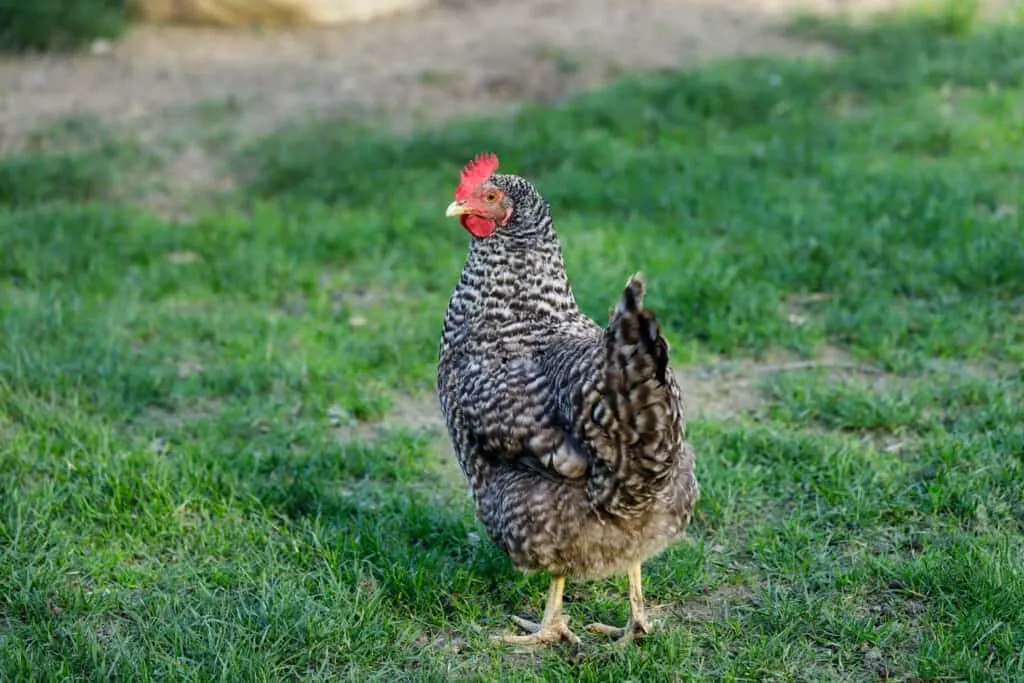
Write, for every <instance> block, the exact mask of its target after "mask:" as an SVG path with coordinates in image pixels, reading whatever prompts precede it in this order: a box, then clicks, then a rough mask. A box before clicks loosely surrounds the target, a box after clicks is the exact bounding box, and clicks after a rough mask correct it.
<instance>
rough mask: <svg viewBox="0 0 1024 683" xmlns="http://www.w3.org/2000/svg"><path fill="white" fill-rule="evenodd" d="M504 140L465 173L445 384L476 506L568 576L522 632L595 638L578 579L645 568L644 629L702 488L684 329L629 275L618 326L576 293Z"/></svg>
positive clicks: (521, 564) (520, 638) (535, 638)
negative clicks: (578, 601) (684, 390)
mask: <svg viewBox="0 0 1024 683" xmlns="http://www.w3.org/2000/svg"><path fill="white" fill-rule="evenodd" d="M497 168H498V159H497V157H496V156H494V155H493V154H483V155H478V156H477V157H476V158H475V159H473V160H472V161H470V162H469V163H468V164H467V165H466V167H465V168H464V169H463V171H462V175H461V182H460V184H459V186H458V189H457V190H456V191H455V201H454V202H452V204H451V205H450V206H449V207H448V211H447V215H448V216H458V217H459V219H460V221H461V223H462V226H463V227H464V228H465V229H466V230H467V231H468V232H469V233H470V234H471V235H472V236H473V240H472V243H471V245H470V248H469V256H468V258H467V260H466V265H465V268H464V270H463V271H462V277H461V279H460V280H459V284H458V286H457V287H456V288H455V292H454V293H453V294H452V297H451V301H450V302H449V305H448V312H447V314H446V316H445V320H444V333H443V336H442V339H441V348H440V362H439V365H438V375H437V389H438V395H439V398H440V402H441V410H442V412H443V413H444V418H445V422H446V423H447V426H448V431H449V434H450V436H451V439H452V443H453V446H454V448H455V453H456V455H457V457H458V461H459V465H460V467H461V468H462V471H463V473H464V474H465V475H466V478H467V479H468V481H469V484H470V488H471V489H472V494H473V501H474V507H475V510H476V514H477V516H478V517H479V519H480V520H481V522H482V523H483V525H484V526H485V527H486V529H487V531H488V533H489V535H490V536H491V538H492V539H493V540H494V541H495V542H496V543H497V544H498V545H499V546H501V547H502V548H503V549H504V550H505V551H506V552H507V553H508V555H509V557H510V558H511V560H512V562H513V564H514V565H515V566H516V567H517V568H518V569H520V570H522V571H547V572H550V574H551V575H552V581H551V587H550V590H549V592H548V598H547V606H546V607H545V610H544V616H543V618H542V620H541V622H540V624H534V623H532V622H529V621H526V620H523V619H519V618H518V617H513V620H514V621H515V623H516V624H517V625H519V626H520V627H521V628H523V629H524V630H525V631H527V632H528V633H529V635H517V636H506V637H504V638H503V639H504V640H507V641H510V642H515V643H520V644H541V643H551V642H556V641H560V640H563V639H564V640H568V641H570V642H573V643H579V639H578V638H577V637H576V635H575V634H573V633H572V631H570V630H569V627H568V622H567V620H566V619H565V618H563V616H562V591H563V589H564V586H565V579H566V577H572V578H599V577H604V576H609V575H612V574H620V573H626V574H628V576H629V602H630V608H631V618H630V620H629V623H628V625H627V626H626V627H625V628H613V627H610V626H605V625H603V624H592V625H591V626H590V627H588V628H590V630H593V631H598V632H601V633H605V634H607V635H611V636H613V637H619V638H621V639H622V640H624V641H628V640H631V639H633V638H635V637H639V636H643V635H645V634H646V633H648V632H649V630H650V626H649V624H648V621H647V619H646V617H645V615H644V606H643V595H642V592H641V582H640V567H641V564H642V563H643V562H644V560H646V559H648V558H649V557H651V556H653V555H655V554H656V553H659V552H661V551H662V550H664V549H665V548H666V547H668V546H669V545H670V544H671V543H672V542H673V541H675V540H677V539H678V538H679V537H680V536H681V535H682V534H683V532H684V531H685V530H686V527H687V526H688V525H689V522H690V518H691V515H692V513H693V508H694V505H695V504H696V502H697V498H698V496H699V487H698V484H697V479H696V477H695V476H694V472H693V467H694V452H693V450H692V449H691V447H690V445H689V444H688V443H687V442H686V440H685V436H686V435H685V421H684V417H683V403H682V397H681V395H680V390H679V386H678V384H677V383H676V380H675V378H674V376H673V374H672V372H671V371H670V369H669V366H668V351H669V349H668V343H667V342H666V340H665V338H664V337H663V336H662V334H661V330H660V328H659V326H658V322H657V320H656V319H655V316H654V314H653V313H652V312H651V311H649V310H647V309H645V308H644V307H643V294H644V280H643V279H642V277H641V276H640V275H639V274H637V275H634V276H633V277H632V278H630V279H629V281H628V282H627V284H626V288H625V291H624V292H623V293H622V296H621V298H620V299H619V301H618V304H617V305H616V307H615V309H614V311H612V312H611V314H610V315H611V319H610V321H609V323H608V327H607V328H605V329H601V328H600V327H599V326H598V325H597V324H596V323H594V322H593V321H592V320H590V319H589V318H588V317H586V316H585V315H584V314H583V313H582V312H581V311H580V309H579V308H578V307H577V305H576V300H575V298H574V297H573V293H572V289H571V287H570V286H569V280H568V278H567V276H566V273H565V266H564V263H563V261H562V250H561V246H560V245H559V242H558V237H557V236H556V235H555V231H554V228H553V226H552V222H551V212H550V207H549V206H548V204H547V202H546V201H545V200H544V199H543V198H542V197H541V196H540V194H538V193H537V190H536V189H534V187H533V186H532V185H531V184H530V183H529V182H527V181H526V180H524V179H523V178H520V177H517V176H513V175H499V174H497V173H496V171H497Z"/></svg>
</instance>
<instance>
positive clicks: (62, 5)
mask: <svg viewBox="0 0 1024 683" xmlns="http://www.w3.org/2000/svg"><path fill="white" fill-rule="evenodd" d="M126 25H127V14H126V10H125V2H124V0H35V1H34V2H18V1H17V0H5V1H4V2H2V3H0V51H3V52H28V51H41V50H74V49H78V48H81V47H83V46H85V45H87V44H88V43H89V42H90V41H93V40H96V39H98V38H113V37H115V36H118V35H120V34H121V33H122V32H123V31H124V30H125V28H126Z"/></svg>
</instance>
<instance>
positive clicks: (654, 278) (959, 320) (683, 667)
mask: <svg viewBox="0 0 1024 683" xmlns="http://www.w3.org/2000/svg"><path fill="white" fill-rule="evenodd" d="M799 30H800V31H804V32H807V33H810V34H813V35H815V36H819V37H823V38H826V39H828V40H831V41H833V42H834V43H835V44H836V45H838V46H839V47H840V48H842V50H843V51H844V54H843V56H842V57H840V58H839V59H837V60H835V61H833V62H828V63H814V62H799V61H781V60H769V59H757V60H744V61H737V62H730V63H724V64H718V65H712V66H709V67H706V68H703V69H701V70H699V71H683V72H665V73H660V74H654V75H648V76H637V77H631V78H629V79H627V80H624V81H622V82H621V83H618V84H616V85H614V86H612V87H610V88H608V89H606V90H603V91H600V92H595V93H591V94H587V95H583V96H580V97H576V98H574V99H572V100H570V101H568V102H566V103H564V104H562V105H560V106H558V107H555V108H532V107H528V108H526V109H524V110H523V111H521V112H520V113H518V114H516V115H515V116H513V117H511V118H505V119H497V120H495V119H481V120H470V121H459V122H454V123H451V124H447V125H444V126H441V127H435V128H431V129H428V130H422V131H419V132H416V133H414V134H412V135H409V136H405V137H392V136H390V135H389V134H387V133H385V132H381V131H378V130H374V129H367V128H366V127H364V126H363V125H361V124H359V123H357V122H350V121H332V122H330V123H328V124H323V125H317V126H307V127H300V128H293V129H290V130H286V131H282V132H281V133H279V134H276V135H274V136H272V137H270V138H267V139H264V140H261V141H259V142H258V143H256V144H253V145H251V146H249V147H248V148H247V149H245V150H243V151H242V152H240V154H239V157H238V160H237V162H238V167H239V169H240V170H241V171H245V172H244V173H243V176H244V180H245V182H244V183H243V185H242V188H241V189H240V190H239V191H238V193H237V194H236V195H235V196H233V198H232V200H231V201H230V202H227V203H226V204H227V205H226V206H223V207H220V206H218V207H217V208H211V209H209V210H208V211H206V212H205V213H202V215H199V216H198V217H196V218H194V219H192V220H188V221H185V222H182V223H173V224H172V223H169V222H167V221H165V220H163V219H160V218H158V217H156V216H154V215H151V214H149V213H147V212H146V211H144V210H143V209H140V208H137V207H134V206H132V205H131V203H130V202H129V201H127V199H126V198H125V197H124V196H123V193H122V192H119V191H118V186H119V178H121V177H122V175H124V174H125V173H126V171H125V170H124V169H125V168H131V164H132V163H137V162H138V159H139V154H138V152H137V151H135V150H133V149H131V148H130V146H129V147H126V148H124V149H120V150H119V151H118V149H114V148H113V147H103V148H102V149H100V150H99V151H97V149H95V148H91V147H86V148H80V147H75V148H72V149H68V150H65V151H59V150H57V149H51V148H50V147H45V146H44V147H43V148H40V149H34V150H30V151H28V152H26V153H25V154H23V155H22V156H19V157H16V158H7V159H4V160H0V196H2V197H3V199H4V202H5V205H4V207H2V208H0V300H2V301H3V316H2V318H0V325H2V333H0V679H4V680H28V679H39V680H65V679H68V678H82V679H90V680H109V679H117V680H150V679H171V680H214V679H217V680H290V679H295V678H308V679H312V680H320V679H324V680H328V679H329V680H339V679H343V680H369V679H373V680H377V679H396V678H397V679H402V680H407V679H424V680H442V679H451V678H457V679H479V680H493V679H515V680H534V679H536V680H540V679H543V678H551V679H570V678H571V679H578V680H584V681H587V680H681V679H724V680H761V679H772V680H871V679H878V678H893V679H904V680H907V679H916V680H1005V681H1013V680H1021V679H1022V678H1024V654H1022V652H1024V611H1022V610H1021V609H1020V605H1022V604H1024V569H1022V568H1024V542H1022V532H1024V494H1022V493H1021V492H1022V490H1024V488H1022V484H1021V482H1022V480H1024V372H1022V371H1021V367H1022V362H1024V317H1022V310H1024V308H1022V306H1024V250H1022V248H1021V245H1022V244H1024V227H1022V222H1021V218H1020V212H1021V210H1022V208H1024V207H1022V204H1021V199H1020V196H1021V195H1020V183H1021V179H1022V173H1024V139H1022V131H1024V114H1022V112H1024V82H1022V80H1024V77H1022V76H1021V74H1024V68H1022V67H1024V63H1022V62H1021V55H1022V54H1024V28H1022V27H1021V26H1019V25H1016V24H1014V25H1004V26H1001V27H991V26H982V25H977V24H975V23H974V22H972V21H968V20H966V19H964V18H963V17H960V18H957V19H956V20H950V19H949V18H948V17H945V16H938V17H936V16H932V17H927V16H926V17H924V18H921V17H917V18H910V19H907V20H902V21H894V22H890V23H887V24H883V25H879V26H876V27H869V28H864V29H853V28H850V27H843V26H839V25H834V24H821V23H814V22H804V23H802V24H801V25H800V26H799ZM103 145H107V146H109V145H114V146H115V147H116V144H115V143H112V142H109V141H106V142H104V143H103ZM481 149H493V150H495V151H497V152H498V153H499V154H500V155H501V157H502V162H503V168H504V169H505V170H508V171H510V172H521V173H523V174H525V175H528V176H530V177H532V178H534V179H535V180H536V181H537V183H538V184H539V186H540V187H541V189H542V191H543V192H544V193H545V195H546V196H547V197H548V198H549V199H550V200H551V202H552V203H553V205H554V207H555V212H556V217H557V224H558V227H559V230H560V232H561V234H562V236H563V241H564V245H565V249H566V252H567V259H568V266H569V270H570V275H571V276H572V278H573V282H574V286H575V287H576V289H577V292H578V295H579V298H580V300H581V303H582V305H583V306H584V308H585V309H586V310H588V311H589V312H591V313H592V314H593V315H595V316H596V317H599V318H601V317H603V315H604V312H605V311H606V310H607V306H608V305H609V304H610V303H611V301H612V299H613V297H614V294H615V292H616V291H617V290H618V288H619V287H620V286H621V284H622V282H623V281H624V279H625V277H626V276H627V275H628V274H629V273H630V272H632V271H633V270H635V269H641V268H642V269H643V270H644V271H645V272H646V273H647V275H648V278H649V282H650V285H651V294H650V303H651V305H652V306H653V307H655V308H656V309H657V310H658V311H659V313H660V315H661V318H662V320H663V321H664V323H665V325H666V328H667V330H668V333H669V334H670V336H671V338H672V340H673V342H674V348H675V358H676V359H677V360H676V363H677V365H680V366H681V365H683V364H684V363H698V364H701V363H715V362H718V360H717V359H719V358H722V357H726V358H731V359H734V360H735V359H747V360H748V361H750V362H757V360H758V359H760V358H763V357H768V356H774V355H777V354H780V353H784V354H788V355H790V356H800V357H807V358H814V357H816V356H818V355H820V354H822V353H823V352H824V351H827V350H831V351H832V352H833V353H834V352H835V351H836V349H841V350H842V353H843V354H845V355H846V356H848V357H850V358H852V359H854V362H855V363H856V364H863V365H864V366H871V367H872V368H874V370H873V371H872V372H871V373H863V372H859V371H857V369H856V368H854V369H844V368H835V367H833V368H827V367H826V368H824V369H813V368H812V369H805V370H798V369H790V370H789V371H785V372H777V373H764V374H763V375H761V376H762V377H763V381H761V383H760V387H759V390H760V392H761V402H760V404H759V405H758V406H757V407H756V408H754V409H751V410H748V411H744V412H737V413H733V414H729V415H724V416H717V417H716V416H707V417H705V418H703V419H699V420H695V421H693V422H692V424H691V434H692V439H693V441H694V443H695V446H696V448H697V451H698V454H699V463H698V465H699V474H700V477H701V480H702V484H703V488H704V496H703V499H702V502H701V505H700V507H699V510H698V514H697V517H696V520H695V522H694V524H693V527H692V529H691V533H690V539H691V541H690V542H688V543H682V544H680V545H678V546H677V547H675V548H673V549H672V550H671V551H669V552H667V553H666V554H664V555H663V556H661V557H659V558H657V559H656V560H653V561H651V562H650V563H649V565H648V568H647V580H646V581H647V582H646V588H647V592H648V596H649V600H650V601H651V603H652V604H653V605H656V606H658V607H657V610H658V614H659V615H660V617H661V618H662V619H663V620H664V625H663V627H662V629H661V630H660V631H659V632H658V633H657V634H656V635H655V636H654V637H653V638H651V639H650V640H649V641H647V642H645V643H643V644H642V645H641V646H639V647H637V648H634V649H631V650H629V651H626V652H620V651H619V650H618V649H616V648H614V647H611V646H607V645H602V644H601V643H599V642H597V641H589V642H588V643H587V644H586V646H585V648H584V650H583V652H582V653H581V654H580V655H579V656H576V657H573V656H569V653H567V652H566V651H563V650H559V649H555V650H551V651H545V652H540V653H537V654H534V655H518V654H515V653H512V652H510V651H509V650H507V649H504V648H501V647H497V646H495V645H492V644H491V643H490V642H489V640H488V636H489V635H490V634H491V633H493V632H495V631H498V630H501V629H504V628H506V617H507V615H508V614H510V613H520V614H536V613H537V612H538V611H539V610H540V608H541V601H542V599H543V592H544V586H545V578H544V577H522V576H519V575H518V574H517V573H516V572H514V571H513V570H512V569H511V568H510V567H509V565H508V563H507V560H506V559H505V558H504V556H503V555H502V554H501V553H500V551H498V550H497V549H496V548H495V547H494V546H493V545H492V544H491V543H490V542H489V541H487V540H486V538H484V540H482V541H481V540H480V537H481V535H482V533H481V531H480V529H479V527H478V526H477V524H476V522H475V521H474V519H473V515H472V510H471V508H470V506H469V503H468V501H467V500H466V496H465V492H464V488H463V485H462V483H461V480H460V479H459V475H458V474H457V473H456V472H454V471H453V468H452V465H451V463H450V461H449V460H448V459H447V457H446V456H444V454H443V453H442V452H439V449H438V448H437V447H436V443H435V438H434V436H432V434H431V433H430V432H429V431H428V430H424V429H422V428H419V427H417V426H416V425H415V424H413V423H408V424H406V423H405V422H403V421H401V420H399V419H397V418H393V417H392V415H393V409H394V408H395V403H396V401H401V400H408V399H402V397H403V396H421V395H426V394H427V393H428V392H429V391H430V389H431V385H432V379H433V364H434V361H435V354H436V344H437V337H438V335H439V330H440V321H441V317H442V315H443V311H444V307H445V303H446V300H447V296H448V294H449V292H450V289H451V287H452V286H453V285H454V283H455V281H456V279H457V276H458V272H459V270H460V268H461V262H462V259H463V256H464V251H465V247H466V237H465V236H464V235H463V234H461V232H460V231H459V229H458V228H457V226H455V225H453V224H451V223H450V222H448V221H445V220H444V219H443V217H442V215H441V214H442V210H443V207H444V206H445V204H446V203H447V201H448V199H447V198H448V197H449V196H450V194H451V191H452V187H453V185H454V181H455V179H456V177H457V170H458V167H459V165H460V164H461V163H462V162H463V161H464V160H465V159H466V158H468V157H469V156H471V155H472V154H473V153H475V152H477V151H480V150H481ZM795 367H796V366H794V368H795ZM424 406H425V407H424V410H427V411H432V410H433V408H432V406H431V404H430V403H429V401H425V402H424ZM378 422H379V423H380V424H379V426H380V429H378V430H377V431H376V432H372V430H369V429H367V427H366V424H368V423H378ZM624 588H625V583H624V581H623V580H616V581H609V582H598V583H591V584H586V583H581V584H571V585H570V586H569V589H568V598H569V600H570V602H569V604H568V611H569V613H570V615H571V616H572V617H573V619H574V621H575V623H577V624H578V623H581V622H582V623H585V622H586V621H589V620H593V619H600V620H606V621H624V620H625V618H626V616H627V610H626V605H625V601H624Z"/></svg>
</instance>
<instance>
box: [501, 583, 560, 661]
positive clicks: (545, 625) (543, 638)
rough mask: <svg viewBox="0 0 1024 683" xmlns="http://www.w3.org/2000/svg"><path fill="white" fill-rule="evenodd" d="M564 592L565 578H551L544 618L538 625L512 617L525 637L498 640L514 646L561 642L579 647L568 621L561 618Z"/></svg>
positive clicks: (509, 637) (505, 637) (506, 637)
mask: <svg viewBox="0 0 1024 683" xmlns="http://www.w3.org/2000/svg"><path fill="white" fill-rule="evenodd" d="M564 590H565V577H564V576H552V577H551V587H550V588H549V589H548V601H547V604H546V605H545V606H544V616H543V617H542V618H541V621H540V623H539V624H535V623H534V622H532V621H527V620H526V619H520V618H519V617H515V616H514V617H512V621H513V622H515V624H516V625H517V626H519V627H520V628H521V629H523V630H524V631H527V635H524V636H497V639H498V640H502V641H504V642H506V643H513V644H515V645H548V644H550V643H557V642H559V641H562V640H566V641H569V642H570V643H572V644H573V645H579V644H580V639H579V638H577V637H576V634H575V633H573V632H572V631H570V630H569V620H568V619H566V618H565V617H563V616H562V592H563V591H564Z"/></svg>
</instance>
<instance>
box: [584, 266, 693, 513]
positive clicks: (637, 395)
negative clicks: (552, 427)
mask: <svg viewBox="0 0 1024 683" xmlns="http://www.w3.org/2000/svg"><path fill="white" fill-rule="evenodd" d="M644 290H645V283H644V279H643V276H642V275H641V274H640V273H637V274H636V275H634V276H633V277H631V278H630V279H629V282H627V283H626V289H625V290H624V291H623V293H622V297H621V298H620V299H619V301H618V303H617V304H616V306H615V309H614V310H613V311H612V312H611V320H610V321H609V324H608V327H607V328H606V330H605V369H604V373H605V376H604V391H603V392H602V396H601V399H600V400H599V401H598V402H597V403H596V404H595V405H594V406H593V408H592V410H591V415H590V417H591V419H592V420H594V422H595V424H593V425H591V426H592V427H596V428H597V429H596V430H595V431H597V432H598V433H599V434H600V437H599V438H598V439H597V441H599V442H601V445H600V447H599V448H597V449H596V451H597V453H596V456H597V461H596V462H595V466H594V468H593V470H592V471H591V478H590V481H589V487H590V494H591V497H592V499H593V500H594V502H595V504H596V505H597V506H598V507H600V508H602V509H603V510H604V511H605V512H607V513H609V514H612V515H615V516H618V517H635V516H638V515H641V514H643V513H644V512H645V511H647V510H648V509H649V508H650V506H651V503H652V501H653V500H654V499H655V497H656V496H657V495H658V494H659V493H660V492H661V491H662V489H663V488H664V487H665V485H666V484H667V483H668V482H669V480H670V477H671V475H672V472H673V469H674V466H675V464H676V461H677V459H678V458H679V457H680V449H681V448H682V446H683V438H684V429H685V423H684V418H683V406H682V398H681V394H680V391H679V385H678V384H677V383H676V380H675V377H674V376H673V375H672V373H671V371H670V369H669V367H668V350H669V349H668V341H666V339H665V337H664V336H663V335H662V333H661V327H660V326H659V325H658V320H657V318H656V317H655V315H654V313H653V311H650V310H647V309H645V308H644V306H643V297H644Z"/></svg>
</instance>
